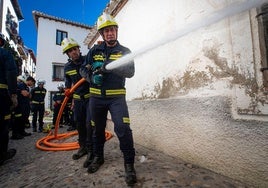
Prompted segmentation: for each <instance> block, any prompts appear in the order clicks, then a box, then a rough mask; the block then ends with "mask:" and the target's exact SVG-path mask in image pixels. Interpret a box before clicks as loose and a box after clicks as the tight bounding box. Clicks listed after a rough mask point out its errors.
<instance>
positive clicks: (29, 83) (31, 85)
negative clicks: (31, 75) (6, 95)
mask: <svg viewBox="0 0 268 188" xmlns="http://www.w3.org/2000/svg"><path fill="white" fill-rule="evenodd" d="M26 84H27V86H28V87H33V86H34V82H33V81H31V80H29V81H26Z"/></svg>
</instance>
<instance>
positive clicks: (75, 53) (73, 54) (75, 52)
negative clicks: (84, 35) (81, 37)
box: [66, 46, 80, 61]
mask: <svg viewBox="0 0 268 188" xmlns="http://www.w3.org/2000/svg"><path fill="white" fill-rule="evenodd" d="M66 53H67V55H68V57H69V58H70V59H71V60H73V61H76V60H78V59H79V58H80V49H79V47H77V46H75V47H72V48H70V49H69V50H67V52H66Z"/></svg>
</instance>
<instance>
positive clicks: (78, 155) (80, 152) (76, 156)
mask: <svg viewBox="0 0 268 188" xmlns="http://www.w3.org/2000/svg"><path fill="white" fill-rule="evenodd" d="M86 154H87V148H86V147H80V148H79V150H78V152H77V153H75V154H73V160H78V159H80V158H81V157H83V156H84V155H86Z"/></svg>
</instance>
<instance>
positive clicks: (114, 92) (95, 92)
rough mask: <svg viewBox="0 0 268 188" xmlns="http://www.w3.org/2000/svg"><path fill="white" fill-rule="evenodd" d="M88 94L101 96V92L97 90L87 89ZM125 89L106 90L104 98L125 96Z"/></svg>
mask: <svg viewBox="0 0 268 188" xmlns="http://www.w3.org/2000/svg"><path fill="white" fill-rule="evenodd" d="M89 92H90V94H93V95H101V90H100V89H97V88H92V87H91V88H89ZM125 94H126V89H107V90H105V95H106V96H114V95H125Z"/></svg>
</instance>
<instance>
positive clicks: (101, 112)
mask: <svg viewBox="0 0 268 188" xmlns="http://www.w3.org/2000/svg"><path fill="white" fill-rule="evenodd" d="M97 29H98V32H99V33H100V35H101V36H102V38H103V40H104V42H102V43H101V44H97V45H95V46H93V47H92V48H91V49H90V50H89V52H88V54H87V57H86V61H85V63H84V64H83V66H82V68H81V74H82V75H83V77H85V78H86V79H87V80H88V81H89V82H90V83H91V85H90V95H91V97H90V112H91V118H92V122H93V125H94V126H95V132H94V156H95V157H94V159H93V162H92V163H91V164H90V165H89V167H88V172H89V173H94V172H96V171H97V170H98V169H99V168H100V166H101V165H102V164H103V163H104V151H103V150H104V143H105V127H106V119H107V114H108V111H109V112H110V114H111V116H112V120H113V122H114V129H115V133H116V135H117V136H118V139H119V142H120V149H121V151H122V153H123V157H124V167H125V175H126V176H125V181H126V183H127V185H129V186H131V185H134V184H135V183H136V182H137V179H136V172H135V168H134V158H135V149H134V146H133V145H134V143H133V135H132V130H131V128H130V120H129V113H128V107H127V104H126V99H125V95H126V89H125V79H126V78H131V77H132V76H133V75H134V72H135V67H134V62H133V61H131V62H129V64H127V65H125V66H123V67H120V68H117V69H114V70H111V71H107V70H106V69H105V66H106V65H107V64H109V63H111V62H112V61H114V60H116V59H119V58H120V57H122V56H123V55H126V54H128V53H130V50H129V49H128V48H126V47H124V46H122V45H121V44H120V43H119V41H118V40H117V34H118V24H117V22H116V21H115V20H114V18H113V17H112V16H111V15H109V14H105V13H104V14H103V15H102V16H100V17H99V18H98V21H97Z"/></svg>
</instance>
